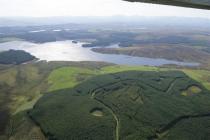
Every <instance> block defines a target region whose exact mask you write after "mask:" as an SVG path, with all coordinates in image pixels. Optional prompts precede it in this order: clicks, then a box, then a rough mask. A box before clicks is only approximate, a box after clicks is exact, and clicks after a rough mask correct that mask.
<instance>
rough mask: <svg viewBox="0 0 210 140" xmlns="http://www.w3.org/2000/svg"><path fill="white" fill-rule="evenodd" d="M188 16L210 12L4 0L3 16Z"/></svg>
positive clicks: (74, 0) (113, 2) (84, 1)
mask: <svg viewBox="0 0 210 140" xmlns="http://www.w3.org/2000/svg"><path fill="white" fill-rule="evenodd" d="M112 15H139V16H186V17H205V18H210V11H207V10H198V9H191V8H181V7H174V6H163V5H155V4H145V3H131V2H125V1H122V0H0V16H33V17H46V16H112Z"/></svg>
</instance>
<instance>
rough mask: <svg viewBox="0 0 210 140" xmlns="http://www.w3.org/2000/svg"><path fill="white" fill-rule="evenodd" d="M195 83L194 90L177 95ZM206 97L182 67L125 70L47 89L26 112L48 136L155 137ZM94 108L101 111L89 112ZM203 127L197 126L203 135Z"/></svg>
mask: <svg viewBox="0 0 210 140" xmlns="http://www.w3.org/2000/svg"><path fill="white" fill-rule="evenodd" d="M195 85H196V86H197V87H199V88H200V89H201V91H200V93H199V94H195V95H193V96H183V95H182V94H181V93H182V92H183V91H184V90H187V89H188V87H191V86H195ZM209 100H210V94H209V93H208V91H207V90H206V89H205V88H204V87H203V86H202V85H201V84H199V83H198V82H196V81H194V80H193V79H191V78H189V77H188V76H186V75H185V74H184V73H182V72H178V71H168V72H166V71H162V72H155V71H150V72H138V71H127V72H120V73H115V74H105V75H99V76H95V77H93V78H89V79H87V80H86V81H84V82H82V83H81V84H79V85H77V86H75V87H74V88H69V89H62V90H57V91H52V92H49V94H47V95H45V96H44V97H43V98H41V99H40V100H39V101H38V102H37V104H36V105H35V107H34V109H32V110H31V111H30V116H31V117H32V118H33V120H34V121H35V122H36V123H37V124H39V125H40V127H41V128H42V130H43V131H44V133H45V135H47V136H48V138H50V139H57V140H63V139H77V140H80V139H85V138H86V139H106V140H112V139H116V140H119V139H122V140H133V139H139V138H140V139H142V140H144V139H145V140H146V139H148V138H152V137H154V136H155V137H157V138H160V137H159V136H158V133H159V131H161V130H162V129H163V128H164V127H167V125H169V124H170V123H172V122H173V121H174V120H176V119H178V118H179V117H181V118H182V117H183V116H188V115H189V116H190V115H200V114H205V113H209V111H210V110H209V108H208V106H209V105H210V102H209ZM94 109H95V110H100V111H102V112H103V114H104V115H103V116H101V117H98V116H94V115H92V110H94ZM201 119H202V117H201ZM180 121H182V119H181V120H180ZM180 121H178V122H177V123H179V122H180ZM99 122H100V123H99ZM177 123H175V124H173V125H176V124H177ZM189 129H191V128H189ZM203 129H205V128H202V127H201V129H198V130H197V131H199V133H202V134H203V135H206V131H204V132H205V133H203ZM75 130H76V131H75ZM183 133H184V132H183ZM176 134H179V133H178V132H177V133H176ZM183 135H185V136H186V137H187V135H188V132H185V133H184V134H183ZM161 138H162V137H161ZM208 138H209V137H208ZM186 140H188V138H186Z"/></svg>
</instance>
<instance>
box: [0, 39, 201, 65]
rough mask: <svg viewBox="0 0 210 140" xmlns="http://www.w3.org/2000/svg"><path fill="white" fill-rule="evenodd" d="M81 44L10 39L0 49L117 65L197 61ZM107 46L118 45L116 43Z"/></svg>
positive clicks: (46, 58)
mask: <svg viewBox="0 0 210 140" xmlns="http://www.w3.org/2000/svg"><path fill="white" fill-rule="evenodd" d="M82 44H84V43H81V42H79V43H77V44H74V43H72V41H57V42H49V43H43V44H36V43H31V42H26V41H12V42H6V43H0V51H4V50H9V49H14V50H24V51H26V52H29V53H31V54H32V55H34V56H35V57H37V58H39V59H40V60H46V61H104V62H109V63H115V64H119V65H131V66H135V65H136V66H137V65H148V66H161V65H165V64H176V65H181V66H198V65H199V64H198V63H188V62H179V61H172V60H167V59H155V58H145V57H134V56H127V55H118V54H100V53H97V52H93V51H91V48H83V47H82ZM107 47H118V46H117V45H116V44H115V45H111V46H107Z"/></svg>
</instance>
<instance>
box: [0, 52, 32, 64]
mask: <svg viewBox="0 0 210 140" xmlns="http://www.w3.org/2000/svg"><path fill="white" fill-rule="evenodd" d="M33 59H35V57H34V56H32V55H31V54H30V53H27V52H25V51H22V50H9V51H4V52H0V64H16V65H18V64H22V63H25V62H28V61H31V60H33Z"/></svg>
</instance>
